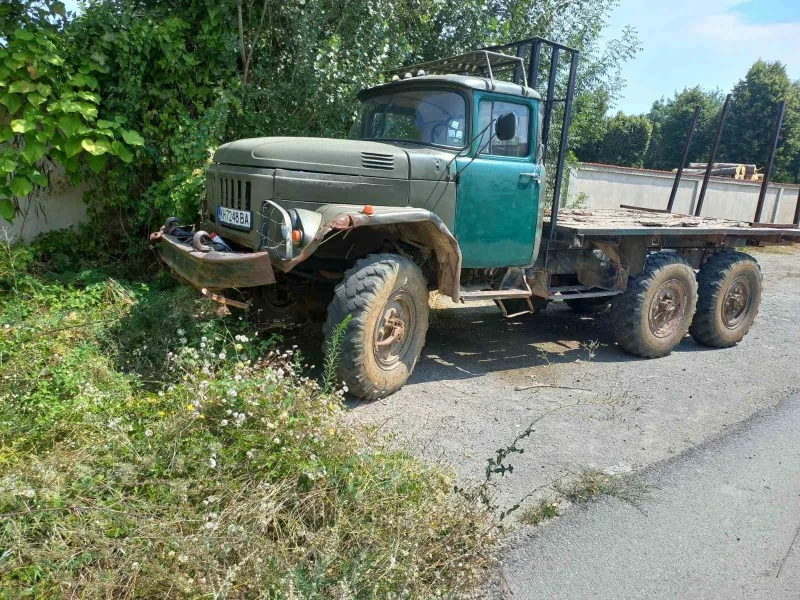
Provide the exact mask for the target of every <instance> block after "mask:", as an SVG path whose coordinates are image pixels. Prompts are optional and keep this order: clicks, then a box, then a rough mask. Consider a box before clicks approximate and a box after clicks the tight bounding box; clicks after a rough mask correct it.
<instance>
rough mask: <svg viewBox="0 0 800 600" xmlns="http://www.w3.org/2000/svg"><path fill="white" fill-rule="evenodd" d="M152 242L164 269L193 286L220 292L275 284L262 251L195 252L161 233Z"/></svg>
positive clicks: (268, 262) (270, 266)
mask: <svg viewBox="0 0 800 600" xmlns="http://www.w3.org/2000/svg"><path fill="white" fill-rule="evenodd" d="M153 241H155V242H157V244H158V245H157V247H156V251H157V252H158V255H159V257H161V259H162V260H163V261H164V262H165V263H166V264H167V266H169V268H170V269H172V271H174V272H175V273H176V274H177V275H179V276H180V277H182V278H183V279H185V280H186V281H188V282H189V283H191V284H192V285H194V286H195V287H198V288H207V289H209V290H223V289H226V288H245V287H256V286H259V285H267V284H271V283H275V274H274V272H273V270H272V265H271V264H270V260H269V256H268V254H267V253H266V252H216V251H213V250H212V251H211V252H197V251H196V250H194V249H192V248H191V247H190V246H188V245H186V244H180V243H178V242H177V241H176V240H175V239H174V238H172V237H171V236H168V235H164V234H161V235H156V236H155V239H154V240H153Z"/></svg>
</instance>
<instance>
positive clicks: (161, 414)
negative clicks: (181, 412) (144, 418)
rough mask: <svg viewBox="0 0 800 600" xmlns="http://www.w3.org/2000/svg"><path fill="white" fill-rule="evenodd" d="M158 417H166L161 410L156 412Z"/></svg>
mask: <svg viewBox="0 0 800 600" xmlns="http://www.w3.org/2000/svg"><path fill="white" fill-rule="evenodd" d="M158 416H159V417H166V416H167V413H165V412H164V411H163V410H160V411H158Z"/></svg>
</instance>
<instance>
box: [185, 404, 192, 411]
mask: <svg viewBox="0 0 800 600" xmlns="http://www.w3.org/2000/svg"><path fill="white" fill-rule="evenodd" d="M186 410H194V404H187V405H186Z"/></svg>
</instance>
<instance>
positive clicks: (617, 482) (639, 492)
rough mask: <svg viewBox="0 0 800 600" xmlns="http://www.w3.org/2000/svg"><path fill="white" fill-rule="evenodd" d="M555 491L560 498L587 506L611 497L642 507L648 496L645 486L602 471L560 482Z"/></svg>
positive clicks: (588, 471)
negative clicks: (588, 503) (602, 498)
mask: <svg viewBox="0 0 800 600" xmlns="http://www.w3.org/2000/svg"><path fill="white" fill-rule="evenodd" d="M554 489H555V491H556V493H557V494H558V495H559V497H561V498H564V499H565V500H569V501H570V502H572V503H573V504H585V503H587V502H591V501H593V500H596V499H598V498H600V497H602V496H611V497H613V498H617V499H618V500H622V501H623V502H627V503H628V504H631V505H633V506H636V507H639V506H641V503H642V500H643V499H644V498H645V497H646V496H647V493H648V488H647V486H645V484H643V483H641V482H639V481H637V480H635V479H634V478H632V477H627V476H622V475H608V474H606V473H603V472H601V471H594V470H587V471H583V472H582V473H581V474H580V475H579V476H578V477H577V478H575V479H572V480H569V481H566V482H563V481H562V482H558V483H556V484H555V486H554Z"/></svg>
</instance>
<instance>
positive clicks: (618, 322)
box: [611, 252, 697, 358]
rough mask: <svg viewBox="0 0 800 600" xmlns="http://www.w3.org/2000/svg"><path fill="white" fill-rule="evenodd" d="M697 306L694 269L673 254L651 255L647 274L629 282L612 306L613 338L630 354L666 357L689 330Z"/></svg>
mask: <svg viewBox="0 0 800 600" xmlns="http://www.w3.org/2000/svg"><path fill="white" fill-rule="evenodd" d="M696 305H697V281H696V280H695V275H694V270H693V269H692V267H691V266H689V264H688V263H686V262H685V261H684V260H683V259H682V258H681V257H680V256H678V255H677V254H673V253H671V252H658V253H656V254H651V255H650V256H648V257H647V261H646V263H645V267H644V271H643V272H642V273H641V274H640V275H637V276H635V277H631V278H630V279H628V287H627V289H626V290H625V292H623V293H622V294H620V295H618V296H615V297H614V300H613V301H612V303H611V319H612V323H613V327H614V335H615V336H616V338H617V342H618V343H619V345H620V347H621V348H622V349H623V350H625V351H627V352H629V353H631V354H634V355H636V356H641V357H643V358H658V357H660V356H666V355H667V354H669V353H670V352H671V351H672V349H673V348H675V346H677V345H678V344H679V343H680V342H681V340H682V339H683V338H684V336H685V335H686V332H687V331H688V330H689V325H690V324H691V322H692V316H693V315H694V311H695V306H696Z"/></svg>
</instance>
